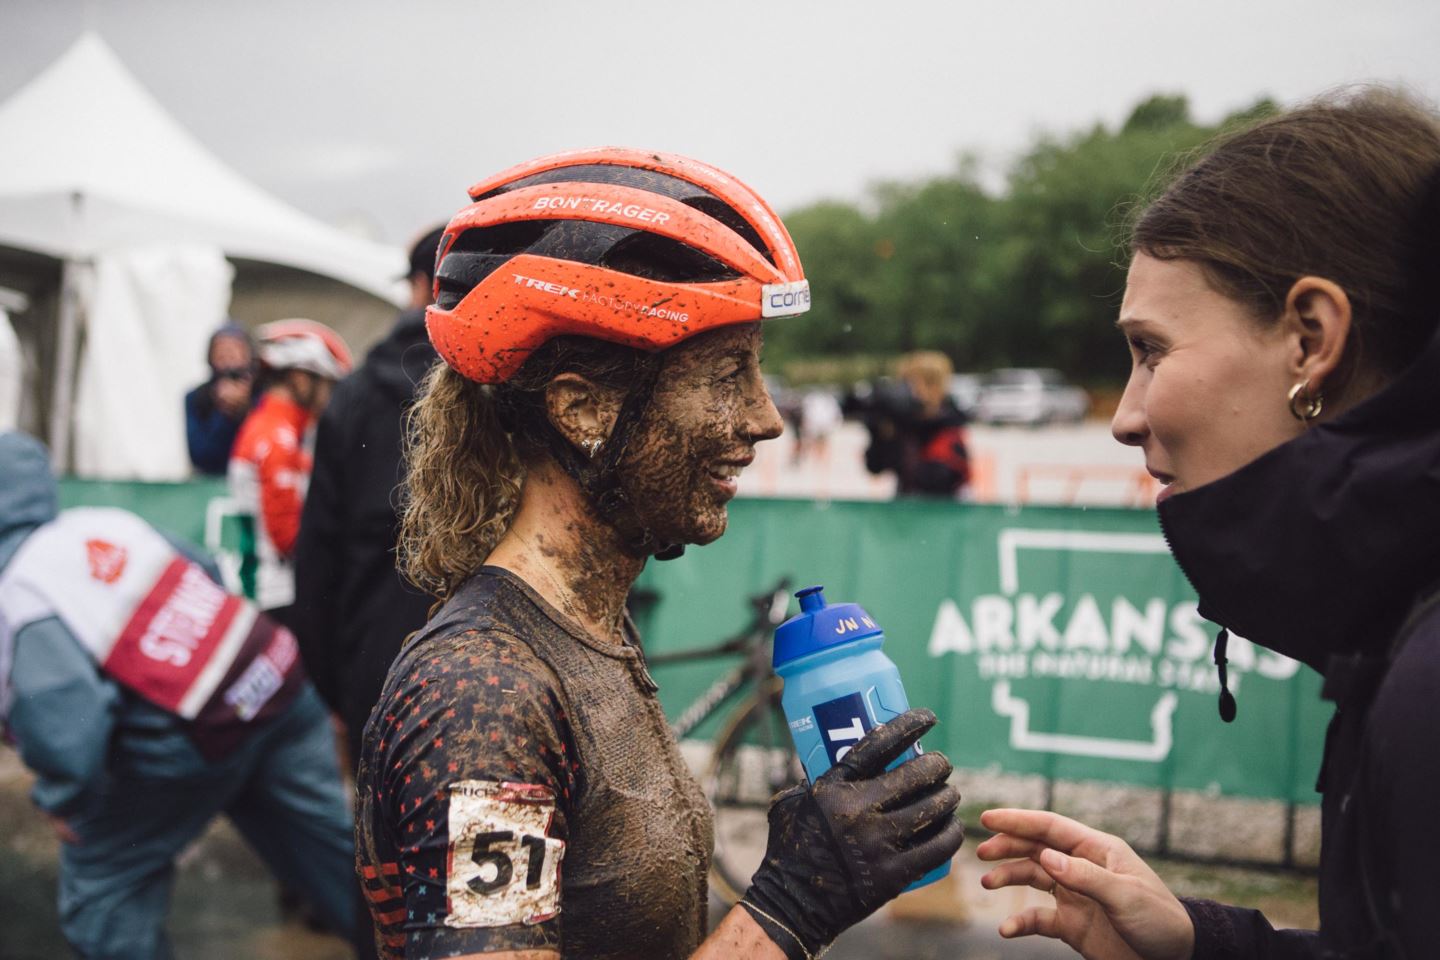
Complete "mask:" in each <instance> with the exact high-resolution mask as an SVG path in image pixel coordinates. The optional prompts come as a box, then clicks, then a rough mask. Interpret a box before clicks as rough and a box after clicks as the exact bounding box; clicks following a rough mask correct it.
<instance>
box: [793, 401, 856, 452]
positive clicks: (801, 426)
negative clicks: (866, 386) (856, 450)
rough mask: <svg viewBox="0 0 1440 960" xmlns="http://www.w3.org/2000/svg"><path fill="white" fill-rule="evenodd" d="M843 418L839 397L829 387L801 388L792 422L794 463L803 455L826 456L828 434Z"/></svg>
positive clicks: (828, 441)
mask: <svg viewBox="0 0 1440 960" xmlns="http://www.w3.org/2000/svg"><path fill="white" fill-rule="evenodd" d="M844 420H845V416H844V414H843V413H842V412H841V410H840V401H839V400H836V399H835V395H834V394H833V393H831V392H830V391H829V390H819V389H812V390H807V391H805V395H804V396H803V397H801V399H800V415H799V417H798V418H797V423H796V424H795V463H796V464H799V463H800V462H801V461H802V460H807V459H808V460H813V461H816V462H819V463H823V462H825V461H826V460H827V459H828V458H829V456H830V438H831V437H832V436H834V435H835V431H836V430H838V429H839V428H840V424H841V423H843V422H844Z"/></svg>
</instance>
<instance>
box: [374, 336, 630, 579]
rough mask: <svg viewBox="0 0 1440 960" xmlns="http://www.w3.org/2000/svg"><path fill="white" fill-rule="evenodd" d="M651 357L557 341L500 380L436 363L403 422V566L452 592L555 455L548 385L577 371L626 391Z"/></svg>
mask: <svg viewBox="0 0 1440 960" xmlns="http://www.w3.org/2000/svg"><path fill="white" fill-rule="evenodd" d="M648 362H649V361H648V355H647V354H645V353H643V352H641V351H639V350H635V349H633V348H630V347H623V346H619V345H617V344H613V343H607V342H604V341H601V340H595V339H592V338H590V337H574V336H571V337H557V338H556V339H554V340H551V341H550V342H548V343H547V344H545V345H544V346H543V347H541V348H540V349H538V350H536V351H535V352H534V353H533V354H531V355H530V357H529V359H527V360H526V361H525V364H524V366H522V367H521V368H520V370H519V371H518V372H517V373H516V374H515V375H514V376H513V377H511V378H510V380H508V381H506V382H505V383H503V384H498V385H496V386H487V385H483V384H479V383H475V382H474V381H471V380H466V379H465V378H464V377H462V376H461V375H460V374H458V373H456V372H455V371H454V370H452V369H451V368H450V367H449V366H448V365H446V364H445V363H436V364H435V365H434V366H433V367H432V368H431V369H430V373H429V374H428V375H427V376H426V377H425V381H424V383H423V384H421V387H420V394H419V396H418V398H417V399H416V402H415V406H414V407H413V408H411V411H410V414H409V416H408V418H407V421H406V436H405V461H406V469H407V474H406V484H405V493H404V502H403V515H402V517H401V522H400V543H399V553H400V569H401V570H402V571H403V572H404V574H405V576H406V577H407V578H408V579H409V580H410V581H411V582H412V583H414V584H415V585H416V586H418V587H419V588H420V589H422V590H424V591H426V592H427V593H431V594H434V595H435V596H437V597H439V598H440V599H442V600H443V599H444V598H445V597H447V596H449V595H450V593H451V592H452V591H453V590H454V589H455V588H456V587H457V586H459V585H460V584H461V583H462V582H463V581H464V580H465V579H466V578H467V577H469V576H470V575H471V574H472V573H474V572H475V571H476V570H478V569H479V568H480V566H481V565H482V564H484V562H485V558H486V557H487V556H489V555H490V551H491V550H493V549H495V544H497V543H499V542H500V538H501V537H503V536H504V535H505V531H506V530H508V529H509V528H510V521H511V518H513V517H514V515H515V508H516V507H518V506H519V505H520V490H521V487H522V486H523V485H524V482H525V474H526V468H527V466H529V467H533V466H534V465H535V464H536V463H538V462H539V460H540V459H541V458H543V457H547V456H549V453H548V444H549V442H550V440H549V438H550V436H551V431H553V427H552V426H551V425H550V422H549V416H548V414H547V413H546V409H545V387H546V385H547V384H549V383H550V381H551V380H553V379H554V378H555V377H557V376H559V375H560V374H562V373H576V374H579V375H580V376H582V377H585V378H586V379H588V380H590V381H591V382H593V383H595V384H597V385H598V386H600V387H601V388H602V389H609V390H613V391H615V392H616V393H617V394H621V395H623V394H624V392H625V387H626V385H627V384H629V383H631V382H633V381H634V380H635V379H636V377H637V375H638V373H639V371H640V369H641V368H642V367H643V366H644V365H646V364H647V363H648Z"/></svg>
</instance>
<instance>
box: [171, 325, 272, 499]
mask: <svg viewBox="0 0 1440 960" xmlns="http://www.w3.org/2000/svg"><path fill="white" fill-rule="evenodd" d="M205 358H206V361H207V362H208V363H209V364H210V379H209V380H206V381H205V382H204V383H202V384H200V386H198V387H196V388H195V389H194V390H191V391H190V392H189V393H187V394H185V440H186V443H187V445H188V447H189V450H190V463H191V464H192V465H193V466H194V467H195V470H196V472H198V473H203V474H208V475H211V476H224V475H225V470H226V468H227V466H228V465H229V463H230V448H231V447H233V446H235V436H236V435H237V434H238V433H239V432H240V424H242V423H244V422H245V415H246V414H248V413H249V412H250V399H251V390H252V388H253V387H254V384H255V349H254V347H253V345H252V344H251V343H250V335H249V334H248V333H246V332H245V329H244V328H243V327H240V326H237V325H236V324H233V323H227V324H225V325H224V326H223V327H221V328H220V329H218V330H216V331H215V332H214V333H213V334H211V335H210V346H209V348H208V350H207V351H206V354H205Z"/></svg>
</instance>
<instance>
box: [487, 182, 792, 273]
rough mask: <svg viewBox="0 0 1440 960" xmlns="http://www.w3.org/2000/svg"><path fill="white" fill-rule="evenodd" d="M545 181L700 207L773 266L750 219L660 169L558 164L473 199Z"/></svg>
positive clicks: (772, 259)
mask: <svg viewBox="0 0 1440 960" xmlns="http://www.w3.org/2000/svg"><path fill="white" fill-rule="evenodd" d="M546 183H606V184H614V185H616V186H621V187H632V188H634V189H636V190H647V191H649V192H650V193H658V194H660V195H661V196H662V197H669V198H670V199H671V200H677V201H679V202H680V203H683V204H685V205H686V206H689V207H693V208H694V209H696V210H699V211H700V212H701V213H703V214H705V215H706V216H709V217H714V218H715V219H716V220H719V221H720V222H721V223H723V224H725V226H727V227H729V228H730V229H731V230H734V231H735V232H736V233H738V234H740V236H742V237H744V238H745V242H746V243H748V244H750V246H752V247H754V248H755V249H756V251H758V252H759V253H760V254H761V256H763V257H764V258H765V259H766V260H768V261H770V264H771V266H774V265H775V256H774V254H772V253H771V252H770V247H769V246H768V245H767V244H766V243H765V241H763V240H762V239H761V238H760V234H759V233H758V232H757V231H756V230H755V228H754V227H752V226H751V225H750V223H749V221H747V220H746V219H745V218H744V217H743V216H741V215H740V211H738V210H736V209H735V208H734V207H732V206H730V204H728V203H726V202H725V201H724V200H722V199H721V198H720V197H717V196H716V195H715V194H713V193H711V192H710V191H709V190H706V189H705V188H704V187H702V186H700V185H699V184H694V183H691V182H690V181H689V180H682V179H681V178H679V177H674V176H671V175H670V174H668V173H662V172H660V171H659V170H645V169H641V168H639V167H626V166H619V165H616V164H609V163H586V164H580V165H577V166H573V167H559V168H557V169H555V170H545V171H542V172H541V173H534V174H531V175H530V176H528V177H521V178H520V179H519V180H512V181H511V182H509V183H507V184H504V185H503V186H499V187H496V188H495V189H494V190H490V191H487V192H486V193H482V194H481V195H480V196H478V197H475V198H474V199H475V202H477V203H478V202H479V201H481V200H487V199H489V198H490V197H494V196H498V195H500V194H502V193H509V192H510V191H511V190H518V189H519V188H521V187H533V186H538V185H540V184H546Z"/></svg>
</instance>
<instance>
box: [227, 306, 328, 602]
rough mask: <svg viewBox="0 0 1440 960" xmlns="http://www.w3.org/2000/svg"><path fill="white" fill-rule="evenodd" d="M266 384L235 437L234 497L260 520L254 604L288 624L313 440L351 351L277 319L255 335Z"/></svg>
mask: <svg viewBox="0 0 1440 960" xmlns="http://www.w3.org/2000/svg"><path fill="white" fill-rule="evenodd" d="M256 339H257V343H258V348H259V349H258V353H259V357H260V363H261V366H262V377H263V379H262V384H263V385H264V388H263V393H262V395H261V398H260V402H259V403H257V404H256V405H255V409H254V410H252V411H251V412H250V416H249V417H247V418H246V420H245V423H244V424H243V425H242V426H241V427H240V434H239V436H237V437H236V438H235V448H234V450H232V451H231V454H230V471H229V476H230V491H231V494H232V495H233V496H234V497H235V499H236V500H237V501H239V504H240V507H241V508H242V509H245V510H248V511H249V512H250V513H251V514H252V515H253V516H254V517H255V552H256V554H257V556H258V559H259V566H258V568H257V570H256V573H255V600H256V602H257V603H258V604H259V606H260V607H261V609H263V610H265V611H266V612H267V613H269V614H270V615H271V616H273V617H275V618H276V619H278V620H280V621H281V622H282V623H287V622H288V621H287V618H288V615H289V613H290V608H291V606H292V604H293V603H294V600H295V572H294V568H293V566H292V559H293V554H294V550H295V541H296V538H297V537H298V536H299V533H300V512H301V509H302V508H303V507H304V505H305V489H306V487H307V486H308V485H309V482H310V467H311V457H310V451H309V449H308V444H307V442H306V441H307V433H308V432H309V430H310V427H311V425H312V424H314V423H315V421H316V419H317V418H319V416H320V414H321V413H322V412H323V411H324V410H325V406H326V404H328V403H329V401H330V390H331V387H333V386H334V384H335V381H336V380H339V379H340V378H341V377H343V376H345V375H346V374H347V373H349V372H350V369H351V366H352V363H351V359H350V350H349V348H348V347H347V346H346V345H345V341H344V340H342V339H341V338H340V335H339V334H337V333H336V332H335V331H334V330H331V329H330V328H329V327H327V326H325V325H324V324H322V323H316V322H315V321H313V320H277V321H275V322H274V323H267V324H265V325H264V326H262V327H261V328H260V329H259V330H258V331H257V338H256Z"/></svg>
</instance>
